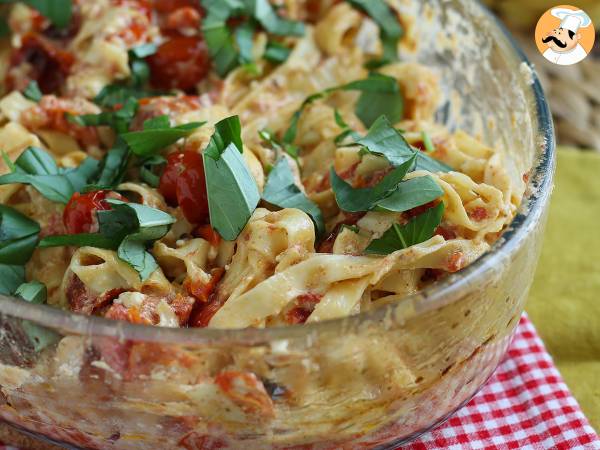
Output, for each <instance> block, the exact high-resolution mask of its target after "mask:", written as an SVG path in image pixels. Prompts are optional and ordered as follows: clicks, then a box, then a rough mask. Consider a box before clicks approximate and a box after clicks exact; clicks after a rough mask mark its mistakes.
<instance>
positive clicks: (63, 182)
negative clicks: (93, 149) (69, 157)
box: [0, 147, 98, 204]
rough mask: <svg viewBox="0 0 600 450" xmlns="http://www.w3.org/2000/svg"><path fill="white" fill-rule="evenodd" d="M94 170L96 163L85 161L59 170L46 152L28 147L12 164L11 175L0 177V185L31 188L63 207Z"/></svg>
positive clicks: (88, 159)
mask: <svg viewBox="0 0 600 450" xmlns="http://www.w3.org/2000/svg"><path fill="white" fill-rule="evenodd" d="M97 168H98V161H96V160H94V159H92V158H87V159H86V160H85V161H84V162H83V163H82V164H81V165H80V166H79V167H77V168H75V169H59V168H58V166H57V165H56V162H55V161H54V158H52V156H50V155H49V154H48V153H47V152H45V151H44V150H42V149H39V148H36V147H29V148H27V149H26V150H25V151H24V152H23V153H21V155H20V156H19V157H18V158H17V160H16V161H15V162H14V169H15V170H14V172H12V173H9V174H5V175H2V176H0V185H2V184H12V183H23V184H30V185H31V186H33V187H34V188H35V189H36V190H37V191H38V192H39V193H40V194H42V195H43V196H44V197H46V198H47V199H49V200H51V201H54V202H59V203H64V204H66V203H68V202H69V200H70V198H71V196H72V195H73V193H74V192H75V191H79V190H81V189H82V188H83V186H85V184H87V183H88V180H89V177H91V176H92V175H93V174H94V173H95V172H96V171H97Z"/></svg>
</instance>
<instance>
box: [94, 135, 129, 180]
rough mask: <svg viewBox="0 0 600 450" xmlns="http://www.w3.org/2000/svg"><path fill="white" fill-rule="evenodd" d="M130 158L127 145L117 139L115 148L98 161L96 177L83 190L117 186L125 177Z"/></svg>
mask: <svg viewBox="0 0 600 450" xmlns="http://www.w3.org/2000/svg"><path fill="white" fill-rule="evenodd" d="M130 156H131V154H130V152H129V148H128V147H127V144H126V143H125V142H124V141H123V140H122V139H119V138H118V139H117V142H116V144H115V146H114V147H113V148H111V149H110V150H109V151H108V152H106V155H104V158H102V161H100V167H99V171H98V175H97V176H96V177H95V178H93V179H92V180H91V182H90V184H88V185H87V186H85V188H84V189H83V190H84V191H97V190H100V189H111V188H114V187H116V186H118V185H119V184H120V183H121V182H122V181H123V178H124V177H125V172H126V170H127V166H128V164H129V159H130Z"/></svg>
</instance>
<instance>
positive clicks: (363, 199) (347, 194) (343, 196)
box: [329, 155, 416, 212]
mask: <svg viewBox="0 0 600 450" xmlns="http://www.w3.org/2000/svg"><path fill="white" fill-rule="evenodd" d="M415 159H416V156H415V155H413V156H412V157H411V158H410V159H408V160H407V161H405V162H404V163H403V164H401V165H400V166H398V167H396V168H395V169H394V170H392V171H391V172H390V173H388V174H387V175H386V176H385V177H383V179H382V180H381V181H380V182H379V183H377V184H376V185H375V186H373V187H368V188H354V187H352V186H351V185H350V184H348V183H346V182H345V181H344V180H343V179H342V178H340V177H339V175H338V174H337V173H336V172H335V170H334V168H333V167H332V168H331V170H330V175H329V177H330V180H331V188H332V189H333V193H334V194H335V200H336V202H337V204H338V206H339V207H340V209H342V210H343V211H347V212H360V211H369V210H371V209H373V208H374V207H375V206H376V205H377V203H378V202H380V201H381V200H383V199H384V198H386V197H387V196H389V195H390V194H391V193H392V192H393V191H394V190H395V189H396V188H397V186H398V184H399V183H400V182H401V181H402V179H403V178H404V177H405V176H406V174H407V173H408V172H410V171H411V170H412V169H413V168H414V165H415Z"/></svg>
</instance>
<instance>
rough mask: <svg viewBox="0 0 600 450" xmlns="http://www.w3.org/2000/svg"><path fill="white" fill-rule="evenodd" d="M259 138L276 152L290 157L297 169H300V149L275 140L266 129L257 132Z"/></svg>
mask: <svg viewBox="0 0 600 450" xmlns="http://www.w3.org/2000/svg"><path fill="white" fill-rule="evenodd" d="M258 135H259V136H260V138H261V139H262V140H263V141H264V142H265V143H266V144H269V145H270V146H271V147H273V149H274V150H275V151H276V152H285V153H287V154H288V155H290V156H291V157H292V158H293V160H294V161H296V164H298V167H300V161H299V157H300V149H299V148H298V146H297V145H294V144H289V143H286V142H280V141H279V140H277V138H276V137H275V136H274V135H273V134H272V133H271V132H270V131H269V130H267V129H264V130H261V131H259V132H258Z"/></svg>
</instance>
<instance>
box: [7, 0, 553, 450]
mask: <svg viewBox="0 0 600 450" xmlns="http://www.w3.org/2000/svg"><path fill="white" fill-rule="evenodd" d="M402 5H403V6H402V8H403V9H404V10H405V14H404V15H403V22H404V23H405V26H406V30H407V37H406V39H405V40H404V41H403V44H402V58H403V59H405V60H418V61H419V62H421V63H424V64H426V65H428V66H430V67H433V68H435V69H436V70H437V71H438V72H439V74H440V76H441V83H442V90H443V91H444V92H445V96H446V99H445V100H446V101H447V102H446V103H445V104H444V106H443V107H441V108H440V110H439V111H438V114H437V118H438V120H440V121H442V122H444V123H446V124H447V125H448V126H449V127H451V128H455V127H462V128H464V129H466V130H468V131H470V132H473V133H476V134H478V135H479V136H480V137H481V138H482V139H484V141H485V142H487V143H488V144H490V145H494V146H496V147H497V148H499V149H500V150H501V151H502V153H503V154H504V156H505V158H506V161H507V163H508V167H509V169H510V171H511V173H512V175H513V178H514V180H513V181H514V184H515V186H517V187H521V188H522V189H523V190H524V191H525V195H524V198H523V201H522V204H521V206H520V209H519V211H518V214H517V216H516V218H515V220H514V222H513V223H512V225H511V226H510V227H509V229H507V230H506V232H505V233H504V234H503V235H502V237H501V238H500V239H499V240H498V241H497V242H496V243H495V244H494V246H493V248H492V250H491V251H490V252H489V253H487V254H485V255H484V256H482V257H481V258H480V259H479V260H477V261H476V262H475V263H473V264H472V265H470V266H469V267H467V268H466V269H464V270H462V271H460V272H459V273H456V274H454V275H452V276H449V277H447V278H445V279H443V280H441V281H439V282H437V283H435V284H434V285H432V286H430V287H429V288H427V289H425V290H423V291H422V292H419V293H418V294H416V295H412V296H410V297H407V298H405V299H403V300H402V301H399V302H398V303H395V304H390V305H387V306H385V307H382V308H380V309H378V310H375V311H371V312H368V313H362V314H359V315H356V316H352V317H348V318H344V319H338V320H332V321H326V322H322V323H315V324H308V325H301V326H291V327H287V328H270V329H244V330H214V329H167V328H155V327H145V326H140V325H132V324H128V323H125V322H113V321H109V320H106V319H103V318H99V317H87V316H82V315H77V314H72V313H68V312H65V311H62V310H58V309H53V308H51V307H47V306H39V305H33V304H29V303H27V302H24V301H22V300H18V299H13V298H6V297H4V298H2V299H0V326H1V331H2V332H1V334H0V386H1V393H2V395H1V396H0V400H1V401H0V418H1V419H3V420H4V421H6V422H8V423H9V424H12V425H14V426H16V427H18V428H19V429H21V430H24V431H26V432H29V433H32V434H34V435H35V436H37V437H39V438H43V439H46V440H49V441H51V442H55V443H59V444H60V445H64V446H68V447H72V448H90V449H148V448H165V449H167V448H168V449H171V448H185V449H217V448H218V449H221V448H244V449H254V448H256V449H267V448H274V449H296V448H297V449H313V448H314V449H317V448H318V449H339V448H345V449H358V448H360V449H363V448H395V446H397V445H398V444H400V443H403V442H407V441H409V440H411V439H413V438H415V437H416V436H418V435H419V434H420V433H422V432H424V431H425V430H428V429H430V428H431V427H434V426H436V425H437V424H439V423H440V422H441V421H443V420H444V418H446V417H447V416H448V415H449V414H451V413H452V412H454V411H455V410H456V409H457V408H459V407H460V406H461V405H463V404H464V403H465V402H467V401H468V400H469V399H470V398H471V397H472V396H473V395H474V394H475V393H476V392H477V391H478V390H479V389H480V387H481V386H482V385H483V384H484V383H485V381H486V380H487V379H488V377H490V376H491V374H492V373H493V372H494V370H495V368H496V367H497V365H498V363H499V362H500V360H501V359H502V357H503V355H504V353H505V351H506V349H507V346H508V344H509V342H510V339H511V337H512V335H513V332H514V329H515V327H516V325H517V323H518V322H519V317H520V316H521V313H522V311H523V305H524V302H525V299H526V297H527V292H528V289H529V286H530V283H531V281H532V277H533V273H534V270H535V266H536V263H537V258H538V253H539V250H540V245H541V240H542V235H543V228H544V223H545V219H546V213H547V209H548V201H549V197H550V193H551V190H552V177H553V172H554V164H555V158H554V135H553V127H552V122H551V117H550V114H549V111H548V106H547V104H546V101H545V99H544V95H543V92H542V89H541V87H540V84H539V82H538V80H537V77H536V75H535V73H534V72H533V71H532V68H531V67H530V66H529V63H528V62H527V60H526V59H525V57H524V55H523V54H522V52H521V51H520V50H519V49H518V48H517V47H515V45H514V43H513V42H512V40H511V38H510V37H509V35H508V34H507V33H506V32H505V30H504V29H503V28H502V26H501V24H499V23H498V22H497V21H496V20H495V19H494V17H493V16H492V15H490V14H489V13H488V12H487V11H486V10H484V8H483V7H482V6H481V5H479V3H477V2H473V1H472V0H449V1H448V0H440V1H439V2H435V1H429V2H420V1H414V2H412V3H410V2H403V3H402ZM517 192H518V189H517ZM31 327H38V328H37V330H39V329H40V328H39V327H44V328H45V331H46V332H52V333H54V335H53V337H54V338H55V339H54V340H55V341H56V342H55V343H54V344H52V345H50V346H48V347H46V348H45V349H44V350H43V351H41V352H36V351H35V348H33V346H32V345H31V343H30V341H28V339H27V338H25V334H24V330H25V329H27V328H29V329H31Z"/></svg>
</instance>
